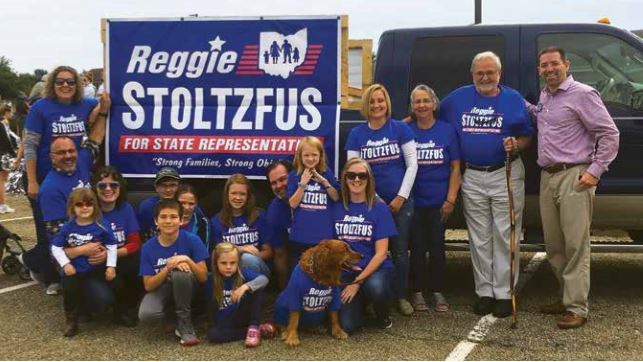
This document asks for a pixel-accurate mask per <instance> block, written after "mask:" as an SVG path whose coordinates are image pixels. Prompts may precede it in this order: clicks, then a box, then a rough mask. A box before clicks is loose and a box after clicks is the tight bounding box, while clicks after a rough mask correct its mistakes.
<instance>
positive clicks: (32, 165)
mask: <svg viewBox="0 0 643 362" xmlns="http://www.w3.org/2000/svg"><path fill="white" fill-rule="evenodd" d="M42 95H43V97H42V98H40V99H39V100H38V101H36V102H35V103H34V104H33V105H32V106H31V108H30V109H29V113H28V114H27V118H26V120H25V127H24V137H23V147H24V159H25V165H26V166H25V169H26V172H25V177H24V178H25V184H26V187H25V188H26V191H27V197H28V200H29V203H30V205H31V209H32V212H33V218H34V223H35V226H36V241H37V243H36V246H35V247H34V248H33V249H31V250H29V251H28V252H26V253H25V254H24V255H23V260H24V262H25V265H26V266H27V267H28V268H29V269H30V270H32V271H34V272H35V273H37V274H39V275H40V276H41V277H42V278H43V280H44V283H45V284H47V285H50V286H51V288H49V290H48V292H49V291H51V293H53V294H57V293H56V288H55V286H56V285H57V284H58V277H57V276H56V272H55V269H54V268H53V264H52V263H51V259H50V257H51V256H50V253H49V240H48V238H47V229H46V226H45V222H44V219H43V215H42V210H41V209H40V205H39V204H38V202H37V197H38V192H39V189H40V186H41V185H42V182H43V180H44V179H45V176H46V175H47V173H48V172H49V170H50V169H51V158H50V155H49V151H50V147H51V143H52V141H53V139H55V138H56V137H60V136H67V137H69V138H71V139H72V140H73V141H74V143H75V144H76V149H77V150H80V143H81V141H82V139H83V137H84V136H85V135H88V134H89V135H90V137H89V138H90V139H92V140H94V139H95V138H96V137H98V138H100V139H102V137H103V135H104V130H105V121H106V118H107V112H109V109H110V106H111V99H110V97H109V94H107V93H104V95H103V96H102V97H101V98H100V101H98V100H96V99H89V98H83V85H82V84H81V83H80V76H79V75H78V72H77V71H76V70H75V69H74V68H72V67H69V66H64V65H63V66H59V67H56V68H55V69H54V70H53V71H51V72H50V73H49V74H48V75H47V79H46V83H45V86H44V90H43V94H42ZM89 128H91V132H90V131H89ZM91 135H94V137H91Z"/></svg>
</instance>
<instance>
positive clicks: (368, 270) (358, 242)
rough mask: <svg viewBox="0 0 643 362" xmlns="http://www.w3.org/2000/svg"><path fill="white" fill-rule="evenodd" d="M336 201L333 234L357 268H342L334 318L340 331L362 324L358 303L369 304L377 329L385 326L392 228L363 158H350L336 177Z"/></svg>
mask: <svg viewBox="0 0 643 362" xmlns="http://www.w3.org/2000/svg"><path fill="white" fill-rule="evenodd" d="M341 199H342V202H341V203H337V204H335V207H334V210H333V220H334V222H333V227H334V233H335V237H336V238H337V239H340V240H343V241H345V242H347V243H348V244H349V245H350V247H351V248H352V249H353V250H355V251H357V252H358V253H360V254H362V260H361V261H360V262H359V263H357V266H358V267H359V269H360V270H361V271H360V272H355V271H353V272H346V271H345V272H344V274H343V275H342V278H343V279H345V280H347V281H351V282H350V284H348V285H347V286H346V287H345V288H344V289H343V290H342V294H341V298H342V307H341V310H340V314H339V315H340V321H341V324H342V328H344V330H345V331H346V332H349V333H351V332H354V331H356V330H357V329H359V328H361V327H362V326H363V325H364V307H365V306H366V304H368V303H373V308H374V309H375V314H376V318H377V325H378V326H379V327H380V328H390V327H391V326H392V325H393V323H392V322H391V318H390V317H389V300H390V298H391V295H390V294H389V291H390V289H391V280H392V273H393V264H392V263H391V261H390V260H389V259H388V256H387V254H386V253H387V251H388V241H389V238H390V237H392V236H395V234H396V233H397V231H396V229H395V222H394V221H393V216H392V215H391V211H390V210H389V208H388V207H387V206H386V204H385V203H384V202H382V200H380V199H379V198H378V197H377V195H375V179H374V178H373V173H372V171H371V168H370V167H369V165H368V163H367V162H366V161H364V160H362V159H361V158H353V159H351V160H349V161H348V162H347V163H346V166H345V167H344V171H343V172H342V179H341Z"/></svg>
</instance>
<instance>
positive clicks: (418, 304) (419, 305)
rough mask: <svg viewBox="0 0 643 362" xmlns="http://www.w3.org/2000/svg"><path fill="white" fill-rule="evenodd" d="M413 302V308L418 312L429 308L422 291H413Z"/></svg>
mask: <svg viewBox="0 0 643 362" xmlns="http://www.w3.org/2000/svg"><path fill="white" fill-rule="evenodd" d="M411 304H412V305H413V309H415V310H416V311H418V312H425V311H427V310H429V307H428V306H427V305H426V301H425V300H424V296H423V295H422V292H416V293H413V297H411Z"/></svg>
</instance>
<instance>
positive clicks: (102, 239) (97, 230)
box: [51, 220, 116, 273]
mask: <svg viewBox="0 0 643 362" xmlns="http://www.w3.org/2000/svg"><path fill="white" fill-rule="evenodd" d="M88 243H101V244H103V245H116V239H114V234H113V233H112V232H111V230H110V227H109V225H108V223H107V222H105V220H101V221H100V222H99V223H92V224H89V225H82V226H81V225H78V224H77V223H76V220H69V221H68V222H66V223H65V225H63V227H62V228H60V231H59V232H58V234H56V235H55V236H54V237H53V238H52V239H51V244H52V245H54V246H58V247H61V248H66V247H76V246H82V245H85V244H88ZM71 265H73V266H74V268H76V272H78V273H87V272H89V271H92V270H94V265H91V264H89V257H88V256H87V255H79V256H77V257H75V258H74V259H71Z"/></svg>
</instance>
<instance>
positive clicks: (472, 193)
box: [462, 159, 525, 299]
mask: <svg viewBox="0 0 643 362" xmlns="http://www.w3.org/2000/svg"><path fill="white" fill-rule="evenodd" d="M511 181H512V184H511V185H512V186H511V187H512V191H513V197H514V211H515V215H516V249H515V256H516V257H515V260H514V266H515V273H514V282H513V283H514V285H516V281H517V280H518V271H519V270H520V262H519V261H520V232H521V230H522V210H523V207H524V205H525V167H524V166H523V163H522V160H520V159H517V160H514V161H513V162H512V163H511ZM462 201H463V203H464V218H465V220H466V222H467V230H468V231H469V249H470V250H471V264H472V266H473V280H474V282H475V285H476V294H477V295H478V297H491V298H495V299H511V287H510V284H509V283H510V280H511V269H510V268H511V253H510V245H509V243H510V235H511V219H510V215H509V195H508V193H507V176H506V173H505V168H504V167H503V168H501V169H499V170H496V171H493V172H484V171H476V170H473V169H467V170H466V171H465V172H464V176H463V178H462Z"/></svg>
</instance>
